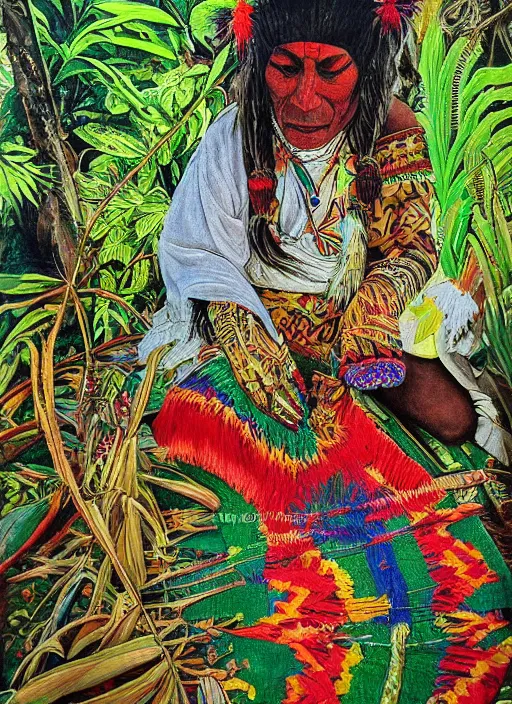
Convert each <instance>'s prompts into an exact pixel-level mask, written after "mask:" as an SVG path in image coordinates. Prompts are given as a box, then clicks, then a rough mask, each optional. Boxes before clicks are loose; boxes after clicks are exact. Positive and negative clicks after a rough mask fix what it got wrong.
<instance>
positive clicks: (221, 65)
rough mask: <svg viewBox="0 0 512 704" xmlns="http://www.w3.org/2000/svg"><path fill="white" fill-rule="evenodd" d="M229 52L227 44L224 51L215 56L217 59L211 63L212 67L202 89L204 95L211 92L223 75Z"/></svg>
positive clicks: (229, 46) (229, 48)
mask: <svg viewBox="0 0 512 704" xmlns="http://www.w3.org/2000/svg"><path fill="white" fill-rule="evenodd" d="M230 51H231V45H230V44H228V45H227V46H225V47H224V49H223V50H222V51H221V52H220V54H219V55H218V56H217V58H216V59H215V61H214V62H213V66H212V68H211V71H210V74H209V76H208V80H207V81H206V85H205V87H204V92H205V93H208V91H209V90H211V89H212V88H213V87H214V86H215V84H216V83H217V81H218V80H219V78H220V77H221V76H222V74H223V73H224V71H225V68H226V63H227V60H228V57H229V54H230Z"/></svg>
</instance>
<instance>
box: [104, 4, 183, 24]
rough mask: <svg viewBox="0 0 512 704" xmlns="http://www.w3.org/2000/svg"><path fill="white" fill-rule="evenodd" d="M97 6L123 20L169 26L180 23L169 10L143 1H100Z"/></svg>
mask: <svg viewBox="0 0 512 704" xmlns="http://www.w3.org/2000/svg"><path fill="white" fill-rule="evenodd" d="M95 7H97V8H98V9H99V10H102V11H103V12H107V13H109V14H111V15H116V16H117V17H118V18H119V19H120V20H121V22H128V21H129V20H143V21H145V22H154V23H155V24H163V25H168V26H169V27H179V23H178V22H177V21H176V19H175V18H174V17H173V16H172V15H170V14H169V13H168V12H165V11H164V10H160V9H159V8H158V7H152V6H151V5H146V4H144V3H141V2H98V3H96V4H95Z"/></svg>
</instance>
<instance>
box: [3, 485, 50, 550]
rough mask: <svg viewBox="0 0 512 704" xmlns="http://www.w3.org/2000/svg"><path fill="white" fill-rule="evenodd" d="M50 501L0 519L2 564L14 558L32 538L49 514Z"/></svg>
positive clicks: (39, 502)
mask: <svg viewBox="0 0 512 704" xmlns="http://www.w3.org/2000/svg"><path fill="white" fill-rule="evenodd" d="M49 506H50V499H49V498H48V497H47V498H44V499H41V501H36V502H35V503H32V504H25V505H24V506H20V507H18V508H13V509H12V511H9V513H8V514H7V515H6V516H4V517H3V518H1V519H0V563H2V562H5V561H6V560H7V559H8V558H10V557H12V556H13V555H14V553H16V552H17V551H18V550H19V549H20V548H21V547H22V546H23V545H24V544H25V543H26V542H27V540H28V539H29V538H30V536H31V535H32V534H33V533H34V531H35V529H36V528H37V526H38V525H39V524H40V523H41V521H42V519H43V518H44V517H45V516H46V514H47V513H48V508H49Z"/></svg>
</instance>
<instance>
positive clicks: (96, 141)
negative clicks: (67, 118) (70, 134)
mask: <svg viewBox="0 0 512 704" xmlns="http://www.w3.org/2000/svg"><path fill="white" fill-rule="evenodd" d="M75 134H77V135H78V136H79V137H80V138H81V139H83V140H84V142H87V143H88V144H90V145H91V146H93V147H94V148H95V149H98V150H99V151H101V152H104V153H105V154H112V155H114V156H119V157H122V158H124V159H141V158H142V157H144V156H145V154H146V147H145V145H144V144H142V143H141V142H140V141H139V140H137V139H136V138H135V137H132V136H131V135H130V134H128V133H127V132H123V131H121V130H118V129H115V128H114V127H110V126H108V125H101V124H99V123H94V122H91V123H89V124H88V125H83V126H82V127H77V128H76V129H75Z"/></svg>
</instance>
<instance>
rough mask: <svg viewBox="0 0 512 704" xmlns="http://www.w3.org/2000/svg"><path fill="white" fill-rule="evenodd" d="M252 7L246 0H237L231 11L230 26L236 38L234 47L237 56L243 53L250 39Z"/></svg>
mask: <svg viewBox="0 0 512 704" xmlns="http://www.w3.org/2000/svg"><path fill="white" fill-rule="evenodd" d="M253 12H254V7H253V6H252V5H250V4H249V3H248V2H247V0H238V2H237V4H236V7H235V9H234V11H233V20H232V28H233V34H234V35H235V39H236V48H237V51H238V55H239V56H243V55H244V54H245V51H246V48H247V44H248V43H249V42H250V40H251V39H252V30H253V23H252V13H253Z"/></svg>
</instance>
